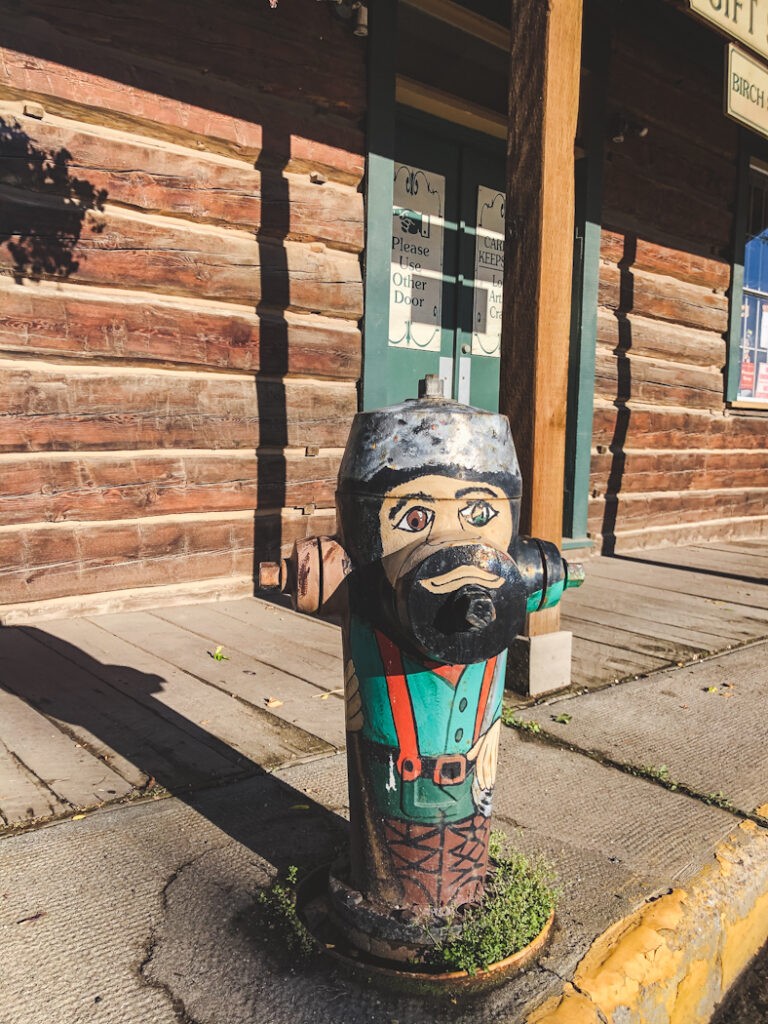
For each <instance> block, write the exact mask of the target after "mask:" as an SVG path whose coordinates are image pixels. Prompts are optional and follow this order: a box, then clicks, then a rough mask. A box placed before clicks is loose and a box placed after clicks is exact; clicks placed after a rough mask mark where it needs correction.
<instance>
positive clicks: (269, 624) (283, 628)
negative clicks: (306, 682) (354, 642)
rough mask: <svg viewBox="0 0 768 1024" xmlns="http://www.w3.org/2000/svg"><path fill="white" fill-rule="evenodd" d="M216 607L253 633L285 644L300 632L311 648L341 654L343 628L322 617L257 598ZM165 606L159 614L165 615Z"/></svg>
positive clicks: (222, 603)
mask: <svg viewBox="0 0 768 1024" xmlns="http://www.w3.org/2000/svg"><path fill="white" fill-rule="evenodd" d="M217 610H218V611H220V612H222V613H223V614H225V615H228V616H230V618H233V619H236V620H237V621H238V622H242V623H245V624H246V625H247V626H249V627H250V628H251V629H252V630H253V632H254V635H259V634H261V633H264V632H266V633H269V634H270V636H274V637H279V638H281V639H282V641H283V642H284V643H285V644H289V643H293V641H294V640H295V639H296V636H297V634H303V635H306V636H307V637H309V638H311V647H312V650H321V651H323V652H324V653H326V654H330V655H331V656H332V657H334V658H340V657H341V630H340V629H339V627H338V626H336V625H333V624H332V623H330V622H325V621H324V620H323V619H319V618H314V617H312V616H307V615H300V614H299V613H298V612H294V611H292V610H291V609H290V608H287V607H282V606H281V605H279V604H274V603H271V602H269V601H265V600H263V599H261V598H254V599H253V600H248V601H222V602H221V603H220V604H219V605H218V606H217ZM165 612H166V610H165V609H162V610H161V611H159V612H158V615H161V616H164V615H165Z"/></svg>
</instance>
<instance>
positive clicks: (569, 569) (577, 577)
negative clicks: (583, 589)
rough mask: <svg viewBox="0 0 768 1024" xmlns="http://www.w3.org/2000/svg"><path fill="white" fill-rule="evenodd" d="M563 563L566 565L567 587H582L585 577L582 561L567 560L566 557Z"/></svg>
mask: <svg viewBox="0 0 768 1024" xmlns="http://www.w3.org/2000/svg"><path fill="white" fill-rule="evenodd" d="M563 565H564V567H565V589H566V590H568V589H569V588H570V587H580V586H581V585H582V583H583V582H584V578H585V573H584V565H583V564H582V563H581V562H566V561H565V559H563Z"/></svg>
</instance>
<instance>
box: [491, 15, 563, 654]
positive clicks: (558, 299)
mask: <svg viewBox="0 0 768 1024" xmlns="http://www.w3.org/2000/svg"><path fill="white" fill-rule="evenodd" d="M511 6H512V39H511V65H510V79H509V136H508V169H507V197H508V200H507V256H506V260H505V280H504V318H503V337H502V346H501V394H500V404H501V411H502V412H505V413H506V414H507V415H508V416H509V418H510V421H511V423H512V434H513V436H514V439H515V445H516V447H517V452H518V457H519V460H520V466H521V469H522V473H523V507H522V524H521V528H522V532H524V533H531V534H532V535H534V536H537V537H541V538H543V539H546V540H550V541H553V542H555V543H556V544H559V543H560V542H561V540H562V521H563V478H564V459H565V421H566V392H567V382H568V348H569V330H570V317H571V274H572V263H573V229H574V143H575V137H576V120H577V114H578V104H579V72H580V65H581V22H582V0H511ZM558 626H559V610H558V609H557V608H552V609H548V610H547V611H544V612H539V613H537V614H535V615H532V616H531V617H530V619H529V628H528V632H529V635H531V636H535V635H539V634H542V633H550V632H553V631H555V630H557V629H558Z"/></svg>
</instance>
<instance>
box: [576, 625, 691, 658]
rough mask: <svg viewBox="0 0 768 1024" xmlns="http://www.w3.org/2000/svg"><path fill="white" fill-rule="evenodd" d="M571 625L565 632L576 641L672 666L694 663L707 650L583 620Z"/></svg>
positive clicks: (652, 635)
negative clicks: (652, 659) (656, 660)
mask: <svg viewBox="0 0 768 1024" xmlns="http://www.w3.org/2000/svg"><path fill="white" fill-rule="evenodd" d="M563 618H564V616H563ZM568 621H569V623H570V624H569V625H568V626H567V627H565V628H567V629H570V630H571V632H572V633H573V635H574V638H575V637H578V638H579V639H580V640H590V641H593V642H594V643H599V644H604V645H605V646H608V647H612V648H615V649H616V650H617V651H620V652H622V653H627V654H638V655H642V656H645V655H649V656H650V657H652V658H654V659H661V660H662V661H665V662H667V663H668V664H670V665H674V664H676V663H677V662H680V661H690V660H691V659H692V658H693V657H694V656H696V657H698V655H699V654H701V653H702V651H704V650H705V648H703V647H697V646H691V645H689V644H684V643H680V642H676V641H670V640H667V639H665V638H664V637H660V636H656V635H654V634H651V635H643V634H641V633H636V632H633V631H632V630H628V629H621V628H618V627H616V626H613V625H604V624H602V623H598V622H597V621H594V620H593V621H591V622H585V621H583V620H580V619H569V620H568Z"/></svg>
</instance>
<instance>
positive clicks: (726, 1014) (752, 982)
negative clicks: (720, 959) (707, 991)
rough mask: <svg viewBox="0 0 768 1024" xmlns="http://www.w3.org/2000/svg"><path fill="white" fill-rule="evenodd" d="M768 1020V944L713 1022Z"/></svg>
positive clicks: (760, 1022)
mask: <svg viewBox="0 0 768 1024" xmlns="http://www.w3.org/2000/svg"><path fill="white" fill-rule="evenodd" d="M763 1022H768V946H765V947H764V949H763V951H762V953H760V955H759V956H758V957H757V959H756V960H755V962H754V963H753V964H752V966H751V967H750V969H749V970H748V971H747V972H746V973H745V974H744V976H743V977H742V979H741V980H740V982H739V984H738V985H737V986H736V989H735V990H734V991H733V992H732V993H731V995H730V996H729V997H728V1000H727V1002H726V1003H725V1004H724V1005H723V1007H722V1009H721V1010H719V1012H718V1013H717V1014H716V1015H715V1017H714V1019H713V1020H712V1024H763Z"/></svg>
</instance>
